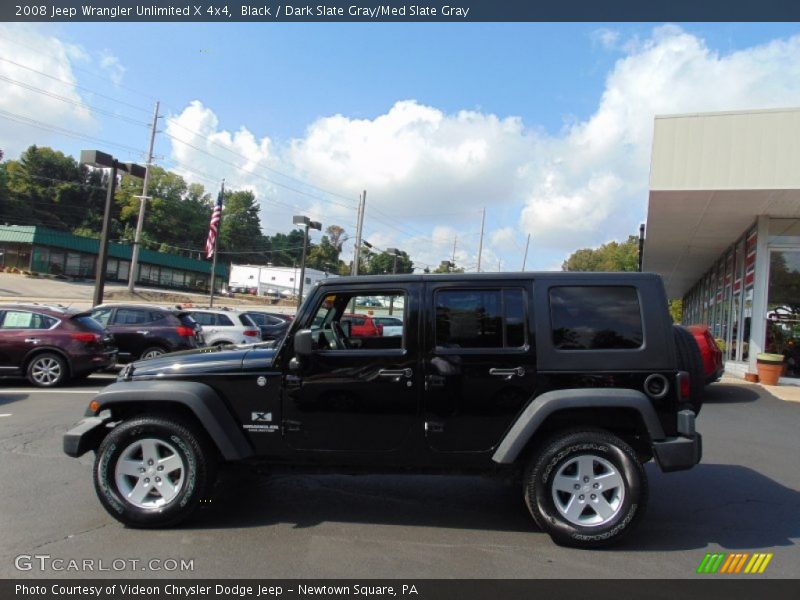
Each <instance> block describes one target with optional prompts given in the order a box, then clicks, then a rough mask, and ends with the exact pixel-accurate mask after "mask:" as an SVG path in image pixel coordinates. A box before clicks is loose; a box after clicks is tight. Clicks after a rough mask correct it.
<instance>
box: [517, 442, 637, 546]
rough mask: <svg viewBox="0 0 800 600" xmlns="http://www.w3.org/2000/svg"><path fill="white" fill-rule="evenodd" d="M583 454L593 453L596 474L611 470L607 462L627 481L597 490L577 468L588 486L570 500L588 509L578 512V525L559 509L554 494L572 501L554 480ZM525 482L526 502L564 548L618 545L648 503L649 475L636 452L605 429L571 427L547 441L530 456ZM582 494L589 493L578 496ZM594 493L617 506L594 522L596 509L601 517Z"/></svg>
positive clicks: (559, 498) (566, 500)
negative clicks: (554, 488)
mask: <svg viewBox="0 0 800 600" xmlns="http://www.w3.org/2000/svg"><path fill="white" fill-rule="evenodd" d="M579 457H592V458H591V460H592V462H591V464H592V468H593V470H594V469H595V467H597V469H598V470H597V471H594V472H596V473H597V474H598V475H599V476H602V475H604V474H607V473H605V472H604V467H603V465H604V464H606V465H611V467H612V468H613V470H614V472H615V473H616V474H617V475H618V476H621V483H622V485H621V486H619V487H618V488H613V489H608V490H605V491H603V490H602V489H601V490H596V489H593V485H594V483H592V480H590V481H589V482H588V483H585V484H584V482H583V480H582V479H581V478H580V477H579V475H580V471H577V473H576V475H575V477H576V479H575V485H581V486H582V488H583V487H585V488H587V489H579V490H577V491H572V492H571V493H572V494H574V496H572V497H571V501H575V502H579V505H578V506H580V505H583V506H584V509H583V512H581V513H580V514H579V515H576V520H578V521H579V523H574V522H572V521H570V520H568V518H567V517H566V516H565V515H564V514H562V512H561V511H560V510H559V508H557V506H556V499H555V498H554V495H557V496H558V501H559V503H562V502H570V500H569V499H568V498H569V494H566V495H565V494H563V493H561V492H558V493H557V494H554V490H553V484H554V482H555V480H556V475H557V474H559V473H560V472H561V470H566V471H565V472H569V471H568V470H569V469H570V468H571V466H572V465H573V464H575V461H576V460H577V459H578V458H579ZM610 473H611V472H610V471H609V472H608V474H610ZM579 481H580V482H581V483H580V484H578V482H579ZM523 485H524V493H525V504H526V505H527V506H528V510H529V511H530V513H531V516H532V517H533V519H534V521H535V522H536V524H537V525H538V526H539V527H540V528H541V529H542V530H544V531H545V532H547V533H548V534H549V535H550V537H551V538H552V539H553V541H554V542H555V543H556V544H559V545H561V546H572V547H576V548H598V547H601V546H606V545H610V544H613V543H616V542H618V541H619V540H620V539H621V538H622V537H623V536H624V535H626V534H627V533H628V532H629V531H631V530H632V529H633V528H634V527H635V525H636V524H637V523H638V522H639V520H640V519H641V517H642V515H643V514H644V511H645V507H646V505H647V496H648V488H647V475H646V473H645V470H644V467H643V465H642V464H641V463H640V462H639V460H638V459H637V456H636V452H635V451H634V449H633V448H631V447H630V446H629V445H628V444H626V443H625V442H624V441H622V440H621V439H619V438H618V437H617V436H615V435H612V434H610V433H608V432H605V431H600V430H582V431H567V432H563V433H561V434H558V435H556V436H554V437H553V438H551V439H550V440H548V441H547V442H546V443H545V444H544V445H543V446H542V447H541V449H540V451H539V452H538V453H537V454H536V455H534V456H533V458H532V459H531V462H530V463H529V465H528V468H527V470H526V472H525V477H524V482H523ZM598 485H599V484H598ZM620 488H621V491H619V490H620ZM581 493H582V494H584V495H582V496H578V495H577V494H581ZM593 494H594V495H595V496H596V495H597V494H602V496H603V498H604V499H606V505H607V506H612V503H613V504H614V505H615V506H614V508H613V509H612V510H611V511H610V512H611V515H610V516H609V517H608V520H607V522H599V523H598V524H591V523H589V521H588V520H589V519H591V518H594V517H592V513H594V514H595V515H596V518H598V519H601V517H600V513H599V512H596V511H594V509H593V508H591V506H592V505H591V504H590V502H592V500H590V497H592V495H593ZM607 494H611V496H606V495H607ZM565 496H567V498H565ZM578 498H581V500H580V501H579V500H578ZM562 506H563V504H562ZM568 506H569V504H568ZM584 515H586V516H584ZM581 519H586V520H587V521H586V523H585V524H582V523H580V521H581Z"/></svg>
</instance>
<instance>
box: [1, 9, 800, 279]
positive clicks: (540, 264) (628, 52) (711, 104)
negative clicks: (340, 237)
mask: <svg viewBox="0 0 800 600" xmlns="http://www.w3.org/2000/svg"><path fill="white" fill-rule="evenodd" d="M0 81H2V84H3V94H0V149H3V150H4V152H5V154H6V158H16V157H17V156H18V154H19V152H20V151H22V150H23V149H25V148H26V147H27V146H29V145H30V144H34V143H36V144H39V145H51V146H53V147H55V148H57V149H59V150H62V151H64V152H67V153H70V154H73V155H75V156H77V154H78V152H79V151H80V149H82V148H98V149H103V150H107V151H110V152H112V153H114V154H115V155H117V156H118V157H120V158H122V159H125V160H137V161H143V160H144V152H145V149H146V146H147V141H148V127H149V125H148V122H149V121H150V120H151V118H152V112H153V104H154V102H155V101H156V100H159V101H161V103H162V114H163V115H164V118H163V119H162V120H161V122H160V126H159V129H160V131H159V134H158V137H157V144H156V154H157V158H156V162H157V163H158V164H160V165H162V166H164V167H167V168H170V169H173V170H175V171H177V172H179V173H181V174H182V175H184V176H185V177H186V179H187V180H189V181H195V182H198V183H202V184H203V185H205V186H206V187H207V188H208V189H210V190H215V189H217V188H218V187H219V183H220V181H221V180H222V179H223V178H225V180H226V185H227V187H229V188H233V189H252V190H254V191H255V193H256V194H257V197H258V198H259V201H260V203H261V215H262V224H263V228H264V231H265V232H266V233H270V234H271V233H275V232H277V231H284V232H285V231H287V230H288V229H289V228H290V227H291V216H292V214H298V213H303V214H307V215H309V216H311V217H312V218H316V219H318V220H320V221H322V222H323V224H324V225H329V224H338V225H341V226H343V227H344V228H345V229H346V230H347V232H348V233H351V234H352V233H354V230H355V222H356V204H357V199H358V195H359V193H360V192H361V190H363V189H366V190H367V211H366V218H365V228H364V229H365V234H364V237H365V239H367V240H368V241H369V242H370V243H372V244H373V245H375V246H376V247H379V248H386V247H392V246H396V247H398V248H401V249H404V250H406V251H407V252H408V253H409V254H410V255H411V257H412V259H414V260H415V262H416V263H417V264H418V265H420V266H422V265H431V266H435V265H437V264H438V263H439V262H440V261H441V260H444V259H449V258H451V257H452V254H453V246H454V244H455V255H456V262H457V263H458V264H459V265H461V266H464V267H466V268H467V269H469V270H474V269H475V268H476V263H477V250H478V241H479V232H480V219H481V210H482V209H483V208H486V235H485V241H484V252H483V265H482V266H483V269H484V270H497V269H498V268H502V269H503V270H517V269H519V268H520V267H521V263H522V257H523V252H524V248H525V241H526V238H527V236H528V234H530V235H531V250H530V253H529V256H528V263H527V265H528V268H529V269H555V268H558V267H559V266H560V264H561V261H562V260H563V259H564V258H565V257H566V256H567V255H568V254H569V253H570V252H571V251H573V250H575V249H577V248H581V247H587V246H595V245H598V244H600V243H603V242H606V241H609V240H612V239H624V238H625V237H626V236H627V235H629V234H634V233H636V232H637V229H638V225H639V223H640V222H642V221H643V220H644V219H645V217H646V210H647V181H648V174H649V163H650V146H651V141H652V130H653V117H654V115H657V114H670V113H683V112H696V111H707V110H736V109H751V108H765V107H785V106H798V105H800V27H798V26H796V25H792V24H721V25H714V24H702V25H656V26H654V25H635V24H634V25H631V24H625V25H614V24H602V25H601V24H560V25H551V24H516V25H509V24H504V25H498V24H445V25H438V24H422V25H408V24H401V25H389V24H385V25H384V24H370V25H366V24H361V25H332V24H305V25H301V24H282V25H276V24H247V25H241V24H239V25H228V24H205V25H202V24H191V25H190V24H187V25H181V26H173V25H167V24H147V25H141V24H120V23H114V24H104V25H96V24H68V25H67V24H60V25H47V26H32V25H21V24H0ZM202 243H203V240H198V246H201V245H202ZM350 252H352V246H349V248H348V257H349V256H350V254H349V253H350Z"/></svg>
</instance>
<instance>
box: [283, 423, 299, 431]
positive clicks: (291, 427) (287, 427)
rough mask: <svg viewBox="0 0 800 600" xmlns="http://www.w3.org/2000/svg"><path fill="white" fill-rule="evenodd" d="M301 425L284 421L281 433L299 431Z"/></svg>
mask: <svg viewBox="0 0 800 600" xmlns="http://www.w3.org/2000/svg"><path fill="white" fill-rule="evenodd" d="M301 425H302V423H300V421H284V422H283V432H284V433H287V432H289V431H300V426H301Z"/></svg>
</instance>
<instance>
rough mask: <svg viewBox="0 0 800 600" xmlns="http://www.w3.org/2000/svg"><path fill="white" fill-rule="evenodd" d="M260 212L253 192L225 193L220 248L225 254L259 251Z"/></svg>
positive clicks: (260, 236)
mask: <svg viewBox="0 0 800 600" xmlns="http://www.w3.org/2000/svg"><path fill="white" fill-rule="evenodd" d="M260 210H261V209H260V207H259V205H258V203H257V202H256V197H255V194H253V192H251V191H238V192H225V202H224V204H223V208H222V226H221V229H220V248H221V249H223V250H225V251H227V252H242V251H245V252H247V251H252V250H253V249H254V248H259V249H260V247H261V246H260V244H261V238H262V235H261V217H260V216H259V212H260ZM241 256H252V255H247V254H245V255H241Z"/></svg>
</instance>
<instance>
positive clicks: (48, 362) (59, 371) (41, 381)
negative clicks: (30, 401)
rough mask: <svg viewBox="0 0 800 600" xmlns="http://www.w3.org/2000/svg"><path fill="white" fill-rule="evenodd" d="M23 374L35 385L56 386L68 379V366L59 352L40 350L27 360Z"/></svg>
mask: <svg viewBox="0 0 800 600" xmlns="http://www.w3.org/2000/svg"><path fill="white" fill-rule="evenodd" d="M46 373H47V374H46ZM50 374H52V375H50ZM25 376H26V378H27V379H28V381H29V382H30V383H31V384H32V385H35V386H36V387H44V388H50V387H56V386H59V385H61V384H63V383H65V382H66V381H67V380H69V366H68V365H67V361H66V360H64V357H63V356H61V355H60V354H56V353H55V352H42V353H40V354H37V355H36V356H34V357H33V358H31V359H30V360H29V361H28V366H27V367H26V368H25Z"/></svg>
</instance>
